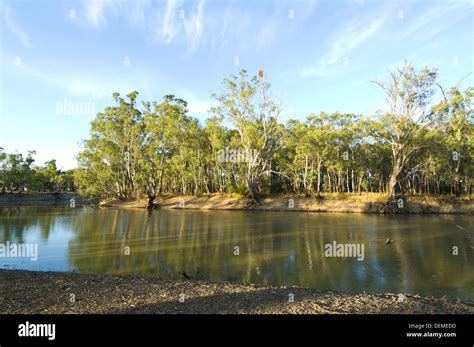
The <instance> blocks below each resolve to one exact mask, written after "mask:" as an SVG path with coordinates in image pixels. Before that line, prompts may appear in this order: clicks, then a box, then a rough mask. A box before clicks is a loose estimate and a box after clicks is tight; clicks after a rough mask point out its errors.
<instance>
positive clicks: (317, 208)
mask: <svg viewBox="0 0 474 347" xmlns="http://www.w3.org/2000/svg"><path fill="white" fill-rule="evenodd" d="M385 202H386V197H385V196H384V195H381V194H362V195H357V194H345V195H344V194H332V195H331V194H327V195H325V196H324V197H322V198H320V199H317V198H305V197H291V196H285V197H274V198H271V197H269V198H265V199H262V201H261V203H260V205H259V206H254V207H251V208H247V207H246V199H245V198H244V197H229V196H225V195H214V196H211V197H207V196H203V197H195V196H173V197H166V198H159V199H156V201H155V205H156V208H161V209H200V210H244V209H251V210H257V211H303V212H346V213H380V211H381V209H382V207H383V206H384V204H385ZM100 205H101V206H103V207H118V208H145V206H146V200H145V199H143V200H134V201H121V200H106V201H102V202H101V204H100ZM397 212H398V211H397ZM399 212H400V213H408V214H474V204H473V203H472V201H471V200H470V199H468V198H451V197H439V198H434V197H408V198H406V201H404V205H403V208H402V209H400V211H399Z"/></svg>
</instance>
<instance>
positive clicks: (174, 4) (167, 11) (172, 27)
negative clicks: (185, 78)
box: [152, 0, 205, 55]
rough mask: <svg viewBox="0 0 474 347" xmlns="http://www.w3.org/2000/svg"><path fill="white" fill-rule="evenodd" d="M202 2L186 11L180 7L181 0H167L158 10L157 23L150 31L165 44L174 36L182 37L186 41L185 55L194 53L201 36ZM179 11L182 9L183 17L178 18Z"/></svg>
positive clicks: (202, 21)
mask: <svg viewBox="0 0 474 347" xmlns="http://www.w3.org/2000/svg"><path fill="white" fill-rule="evenodd" d="M204 3H205V0H200V1H199V2H198V4H197V5H196V6H195V7H194V8H193V9H192V10H191V11H190V13H188V12H187V11H186V10H185V9H184V8H182V7H181V5H182V4H183V1H182V0H167V1H166V4H165V6H164V8H161V9H160V10H159V11H158V23H157V24H155V26H154V27H152V31H154V32H155V33H156V34H157V36H158V38H159V39H160V40H162V41H163V42H165V43H166V44H169V43H171V42H172V41H173V40H175V39H176V38H180V37H181V38H184V39H185V40H186V41H187V43H188V50H187V53H186V55H194V54H195V53H196V50H197V48H198V46H199V44H200V42H201V39H202V37H203V31H204ZM180 11H183V12H182V14H183V15H184V17H183V18H180ZM180 33H182V34H183V35H182V36H181V35H180Z"/></svg>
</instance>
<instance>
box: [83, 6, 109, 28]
mask: <svg viewBox="0 0 474 347" xmlns="http://www.w3.org/2000/svg"><path fill="white" fill-rule="evenodd" d="M108 3H109V1H108V0H85V1H84V11H85V16H86V19H87V21H88V23H89V24H91V25H92V26H95V27H98V26H101V25H103V24H105V22H106V18H105V15H104V8H105V6H106V5H107V4H108Z"/></svg>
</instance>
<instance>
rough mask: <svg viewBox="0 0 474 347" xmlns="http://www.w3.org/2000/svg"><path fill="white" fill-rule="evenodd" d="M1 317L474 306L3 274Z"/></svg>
mask: <svg viewBox="0 0 474 347" xmlns="http://www.w3.org/2000/svg"><path fill="white" fill-rule="evenodd" d="M290 298H293V299H294V302H290V301H291V300H290ZM183 299H184V300H183ZM0 313H1V314H12V313H19V314H33V313H43V314H52V313H257V314H262V313H263V314H268V313H270V314H274V313H278V314H281V313H299V314H348V313H354V314H363V313H370V314H374V313H375V314H381V313H384V314H385V313H395V314H397V313H408V314H411V313H426V314H439V313H448V314H449V313H465V314H473V313H474V302H472V301H460V300H456V301H450V300H446V299H443V298H432V297H420V296H413V295H403V294H398V295H397V294H347V293H337V292H329V291H318V290H311V289H302V288H296V287H263V286H262V287H260V286H253V285H243V284H236V283H229V282H222V283H209V282H203V281H194V280H182V281H171V280H160V279H144V278H139V277H132V276H101V275H84V274H77V273H61V272H31V271H19V270H0Z"/></svg>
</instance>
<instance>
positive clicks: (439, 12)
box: [403, 1, 473, 41]
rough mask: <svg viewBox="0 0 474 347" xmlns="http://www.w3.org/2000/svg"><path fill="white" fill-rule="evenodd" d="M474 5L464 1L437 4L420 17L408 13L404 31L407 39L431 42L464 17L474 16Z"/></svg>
mask: <svg viewBox="0 0 474 347" xmlns="http://www.w3.org/2000/svg"><path fill="white" fill-rule="evenodd" d="M472 10H473V5H472V4H469V2H463V1H446V2H440V3H437V5H436V6H432V7H431V8H430V9H429V10H427V11H425V12H423V13H421V14H420V15H418V16H410V14H409V13H407V15H406V18H407V21H408V23H407V25H406V27H405V28H404V30H403V35H404V36H405V37H413V36H417V37H418V38H420V39H422V40H423V41H426V40H429V39H431V38H432V37H434V36H436V35H438V34H439V33H440V32H442V31H444V30H446V29H447V28H448V27H450V26H452V25H454V24H456V23H458V22H459V21H460V20H461V19H463V18H464V17H469V16H472Z"/></svg>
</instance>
